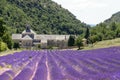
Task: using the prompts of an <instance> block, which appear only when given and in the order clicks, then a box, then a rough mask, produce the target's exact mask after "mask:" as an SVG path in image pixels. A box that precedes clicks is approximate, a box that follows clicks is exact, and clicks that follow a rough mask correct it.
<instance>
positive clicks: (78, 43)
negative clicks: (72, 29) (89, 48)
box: [75, 37, 83, 50]
mask: <svg viewBox="0 0 120 80" xmlns="http://www.w3.org/2000/svg"><path fill="white" fill-rule="evenodd" d="M75 45H76V46H78V50H80V47H81V46H83V43H82V38H81V37H78V38H77V39H76V41H75Z"/></svg>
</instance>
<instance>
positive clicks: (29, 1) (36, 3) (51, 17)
mask: <svg viewBox="0 0 120 80" xmlns="http://www.w3.org/2000/svg"><path fill="white" fill-rule="evenodd" d="M0 16H1V17H3V18H4V20H5V22H6V25H8V26H9V29H11V32H12V33H15V32H16V30H17V29H18V33H20V32H22V31H23V30H24V29H25V26H26V25H27V24H28V25H30V26H31V28H32V29H33V30H34V31H36V32H37V33H41V34H82V33H83V32H84V30H85V27H86V26H87V25H86V24H85V23H82V22H81V21H79V20H77V19H76V17H75V16H74V15H73V14H72V13H70V12H69V11H68V10H67V9H64V8H62V7H61V5H58V4H57V3H55V2H53V1H51V0H0Z"/></svg>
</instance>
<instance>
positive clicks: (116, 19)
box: [105, 11, 120, 24]
mask: <svg viewBox="0 0 120 80" xmlns="http://www.w3.org/2000/svg"><path fill="white" fill-rule="evenodd" d="M113 22H116V23H120V11H119V12H117V13H115V14H113V15H112V17H111V18H109V19H107V20H105V23H107V24H110V23H113Z"/></svg>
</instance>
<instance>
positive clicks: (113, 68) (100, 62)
mask: <svg viewBox="0 0 120 80" xmlns="http://www.w3.org/2000/svg"><path fill="white" fill-rule="evenodd" d="M8 65H9V66H11V67H6V66H8ZM0 66H1V69H2V68H3V69H4V68H7V69H6V71H4V72H3V73H1V74H0V80H120V47H111V48H104V49H96V50H87V51H77V50H42V51H22V52H19V53H15V54H13V55H7V56H3V57H0Z"/></svg>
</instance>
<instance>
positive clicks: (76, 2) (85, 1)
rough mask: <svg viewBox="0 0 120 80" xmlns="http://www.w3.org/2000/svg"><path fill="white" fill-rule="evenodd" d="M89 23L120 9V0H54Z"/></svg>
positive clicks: (98, 21)
mask: <svg viewBox="0 0 120 80" xmlns="http://www.w3.org/2000/svg"><path fill="white" fill-rule="evenodd" d="M53 1H55V2H57V3H58V4H60V5H62V7H64V8H66V9H68V10H69V11H70V12H71V13H73V14H74V15H75V16H76V18H77V19H79V20H81V21H82V22H85V23H87V24H98V23H100V22H103V21H104V20H106V19H108V18H110V17H111V16H112V14H114V13H116V12H118V11H120V0H53Z"/></svg>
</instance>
